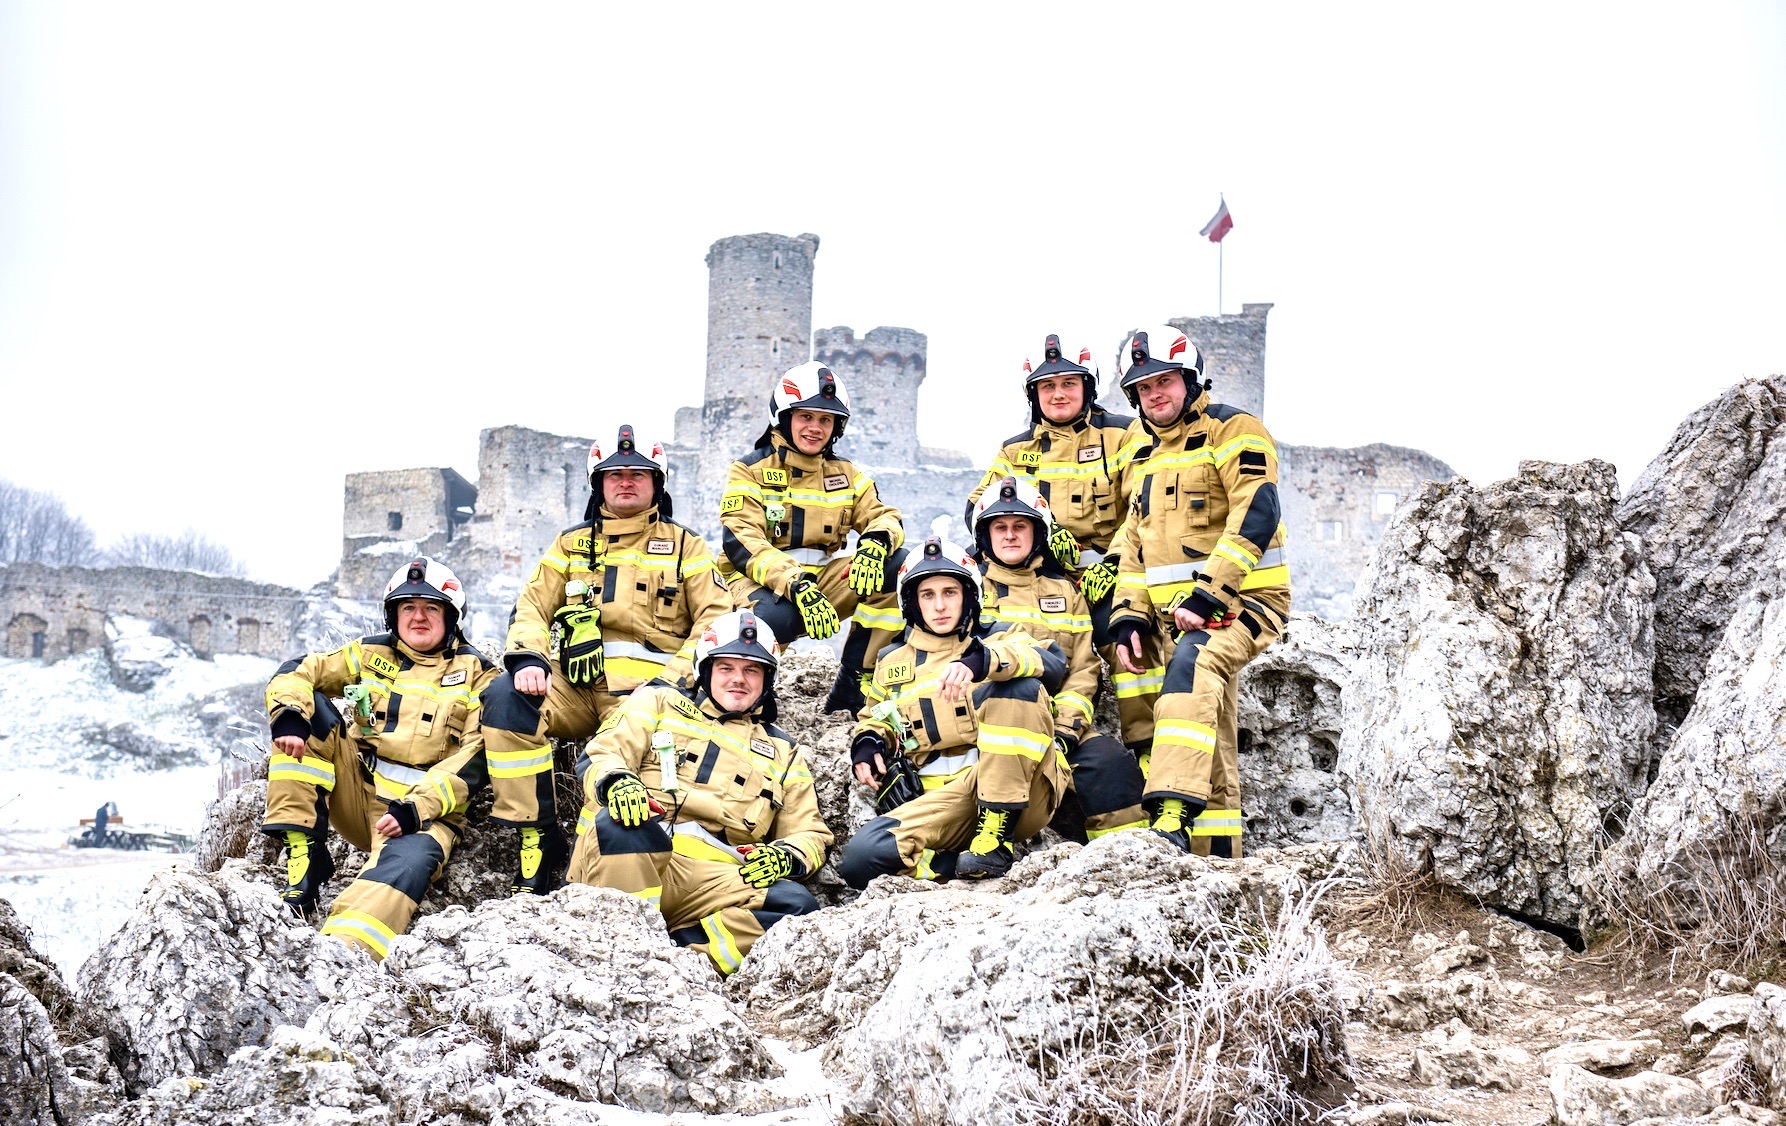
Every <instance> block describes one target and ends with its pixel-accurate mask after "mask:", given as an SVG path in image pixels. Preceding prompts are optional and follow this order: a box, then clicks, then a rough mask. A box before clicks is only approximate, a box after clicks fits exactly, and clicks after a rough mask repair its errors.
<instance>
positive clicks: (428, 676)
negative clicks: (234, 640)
mask: <svg viewBox="0 0 1786 1126" xmlns="http://www.w3.org/2000/svg"><path fill="white" fill-rule="evenodd" d="M501 671H502V670H501V668H500V667H499V666H498V665H497V664H496V663H495V662H493V661H491V660H489V659H488V658H486V657H485V656H484V655H483V654H482V653H480V652H478V650H476V649H475V648H473V647H472V646H471V645H470V644H468V643H466V642H463V641H453V642H452V643H450V644H449V645H447V646H446V648H444V649H442V650H441V651H439V652H436V653H418V652H416V651H415V650H414V649H411V648H410V647H409V646H408V645H406V644H404V642H403V641H402V640H401V639H399V638H398V637H397V636H396V635H395V634H389V633H380V634H374V635H372V636H370V637H362V638H360V639H359V640H358V641H350V642H348V643H347V644H346V645H343V646H342V647H341V648H339V649H337V650H335V651H334V652H332V653H312V654H310V655H309V656H307V657H304V658H302V659H299V660H292V661H287V662H286V663H285V664H283V665H281V666H279V671H278V672H277V673H275V674H274V675H273V679H272V680H271V681H269V682H268V683H267V719H268V722H269V723H272V722H276V721H277V720H278V719H279V717H280V716H281V715H282V714H291V713H296V714H297V715H299V716H302V717H303V718H304V720H305V721H306V722H309V721H310V720H311V719H312V718H313V714H314V712H315V710H316V704H315V694H317V693H321V694H322V695H323V696H325V697H334V698H338V697H341V696H342V695H343V694H344V693H345V692H346V690H347V686H348V685H350V684H360V685H364V686H365V687H366V689H367V690H368V695H369V699H370V702H371V712H372V714H371V716H370V717H369V718H368V719H367V720H366V722H365V723H362V722H361V721H360V719H359V717H358V716H357V714H355V712H354V709H353V706H352V702H351V701H349V702H347V703H345V704H344V705H343V706H342V708H341V714H342V716H343V718H345V719H346V721H347V732H348V738H349V739H350V740H351V741H352V742H353V743H354V744H356V745H357V746H358V747H359V748H360V750H361V752H362V754H363V755H366V756H368V757H370V756H376V759H375V761H374V767H373V770H374V777H373V783H374V785H375V787H376V789H377V793H378V796H379V797H380V798H381V799H384V800H386V801H393V800H396V799H398V798H401V797H404V796H405V795H406V794H408V796H409V797H410V800H412V801H414V802H415V803H416V808H417V811H418V813H419V814H420V816H421V819H422V820H423V821H429V820H432V819H434V818H435V817H438V816H441V815H442V814H446V813H453V812H456V811H458V810H462V809H464V808H465V807H466V805H467V804H468V802H469V797H470V793H471V791H472V789H473V788H475V787H477V786H479V785H481V784H482V782H483V776H482V772H483V770H484V757H483V754H482V751H483V745H484V739H483V733H482V730H481V728H480V726H479V722H478V721H479V717H480V708H481V702H482V698H483V693H484V690H485V689H486V688H487V687H488V686H489V684H490V682H491V681H492V680H494V679H496V677H497V675H498V674H499V673H500V672H501ZM368 728H370V730H368ZM435 766H438V767H439V769H437V770H435V771H433V775H432V777H430V778H429V784H428V785H427V786H423V787H421V788H420V789H417V790H415V791H414V792H411V791H410V787H412V786H415V785H416V784H417V783H420V782H421V781H422V780H423V779H424V777H428V775H429V768H430V767H435Z"/></svg>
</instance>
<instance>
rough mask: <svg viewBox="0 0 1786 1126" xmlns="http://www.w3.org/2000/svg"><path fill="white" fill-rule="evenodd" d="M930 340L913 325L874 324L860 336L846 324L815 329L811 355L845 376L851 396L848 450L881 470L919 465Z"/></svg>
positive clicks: (847, 451)
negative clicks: (921, 399)
mask: <svg viewBox="0 0 1786 1126" xmlns="http://www.w3.org/2000/svg"><path fill="white" fill-rule="evenodd" d="M929 350H930V342H929V339H928V338H927V337H926V336H925V335H924V334H923V333H921V332H917V331H915V330H913V329H909V328H886V327H882V328H873V329H869V330H868V331H867V332H866V333H864V334H863V335H862V339H860V340H857V339H856V334H855V333H854V332H853V331H852V330H850V329H848V328H823V329H818V330H817V331H815V332H814V333H813V334H812V358H813V359H815V360H821V361H823V362H824V363H825V364H826V365H827V366H828V367H830V368H831V370H832V371H834V372H836V373H837V375H838V377H839V378H841V379H842V380H843V385H844V390H846V391H847V392H848V393H849V395H850V425H849V429H848V430H847V431H845V433H844V439H843V446H842V449H843V450H844V452H845V453H846V454H847V455H848V456H849V457H850V458H851V459H852V460H855V461H860V462H863V463H865V464H867V465H872V466H875V467H876V468H878V469H913V468H916V467H917V466H918V465H919V464H920V459H919V446H918V385H919V384H921V383H923V382H924V375H925V371H926V367H927V362H928V361H927V355H928V352H929Z"/></svg>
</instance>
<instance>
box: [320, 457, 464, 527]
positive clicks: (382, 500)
mask: <svg viewBox="0 0 1786 1126" xmlns="http://www.w3.org/2000/svg"><path fill="white" fill-rule="evenodd" d="M476 504H477V487H476V486H475V485H473V484H471V483H470V482H469V481H467V480H466V479H465V478H463V477H461V476H459V474H457V473H455V472H454V471H453V470H451V469H438V468H436V469H388V470H381V471H377V472H372V473H349V474H348V475H347V491H346V498H345V504H344V505H343V508H342V511H343V514H344V515H343V523H342V529H341V530H342V534H343V535H344V536H346V537H347V538H349V539H361V538H365V537H378V538H387V539H392V538H403V539H424V538H426V537H428V536H432V535H437V534H438V535H443V536H446V537H447V538H449V539H450V538H451V537H452V535H453V533H454V532H455V531H457V530H459V529H460V528H461V527H462V526H463V525H464V524H465V522H466V521H467V520H468V519H470V515H469V512H464V511H461V510H462V509H466V510H468V509H471V508H473V507H475V506H476Z"/></svg>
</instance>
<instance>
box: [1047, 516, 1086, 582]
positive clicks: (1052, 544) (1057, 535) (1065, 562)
mask: <svg viewBox="0 0 1786 1126" xmlns="http://www.w3.org/2000/svg"><path fill="white" fill-rule="evenodd" d="M1048 550H1049V551H1050V552H1052V553H1053V554H1054V557H1055V558H1056V559H1058V560H1059V561H1060V565H1061V566H1062V567H1065V568H1067V570H1069V571H1070V570H1073V569H1074V568H1076V567H1078V566H1079V540H1078V538H1077V537H1075V536H1074V535H1073V533H1072V531H1071V530H1070V529H1068V528H1067V526H1066V525H1065V524H1056V525H1055V526H1054V530H1053V531H1052V532H1049V533H1048Z"/></svg>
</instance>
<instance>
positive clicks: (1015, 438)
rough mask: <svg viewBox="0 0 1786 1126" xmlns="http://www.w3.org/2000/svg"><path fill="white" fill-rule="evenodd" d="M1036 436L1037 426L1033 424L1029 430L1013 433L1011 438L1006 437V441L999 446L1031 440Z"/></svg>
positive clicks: (1001, 447) (1013, 444)
mask: <svg viewBox="0 0 1786 1126" xmlns="http://www.w3.org/2000/svg"><path fill="white" fill-rule="evenodd" d="M1035 436H1036V428H1035V427H1033V426H1032V427H1030V428H1029V429H1028V430H1024V431H1021V432H1020V433H1017V434H1013V435H1011V436H1010V437H1009V438H1006V439H1005V440H1004V442H1003V443H1002V444H1001V445H1000V446H999V448H1000V449H1003V448H1004V447H1005V446H1015V445H1017V444H1018V443H1019V442H1027V441H1030V440H1031V439H1033V438H1034V437H1035Z"/></svg>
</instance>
